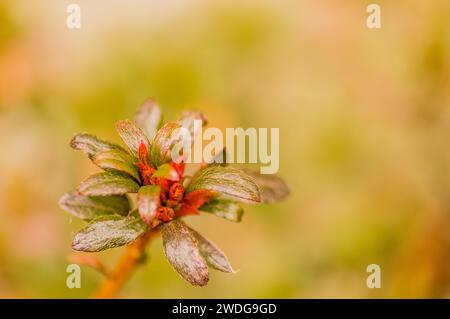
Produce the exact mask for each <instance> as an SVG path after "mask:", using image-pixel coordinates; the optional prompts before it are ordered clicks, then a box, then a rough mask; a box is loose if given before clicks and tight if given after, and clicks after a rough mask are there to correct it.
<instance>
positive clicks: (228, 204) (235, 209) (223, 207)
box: [199, 198, 244, 222]
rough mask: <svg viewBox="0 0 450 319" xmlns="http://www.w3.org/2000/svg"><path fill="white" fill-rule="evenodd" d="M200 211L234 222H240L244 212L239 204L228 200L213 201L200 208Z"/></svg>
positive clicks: (217, 199) (218, 199)
mask: <svg viewBox="0 0 450 319" xmlns="http://www.w3.org/2000/svg"><path fill="white" fill-rule="evenodd" d="M199 211H201V212H206V213H211V214H214V215H216V216H218V217H222V218H225V219H228V220H230V221H233V222H240V221H241V220H242V215H243V214H244V210H243V209H242V207H241V206H239V204H237V203H236V202H234V201H232V200H227V199H220V198H216V199H212V200H210V201H209V202H207V203H206V204H204V205H203V206H201V207H200V208H199Z"/></svg>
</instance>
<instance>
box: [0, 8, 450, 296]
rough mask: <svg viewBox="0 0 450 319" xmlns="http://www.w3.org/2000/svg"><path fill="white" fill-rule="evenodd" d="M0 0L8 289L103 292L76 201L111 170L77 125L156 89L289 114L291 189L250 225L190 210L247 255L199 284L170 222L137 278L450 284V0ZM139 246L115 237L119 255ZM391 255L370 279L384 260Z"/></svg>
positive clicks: (262, 113) (242, 286)
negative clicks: (166, 236) (372, 19)
mask: <svg viewBox="0 0 450 319" xmlns="http://www.w3.org/2000/svg"><path fill="white" fill-rule="evenodd" d="M74 2H75V3H78V4H79V5H80V6H81V18H82V22H81V29H79V30H78V29H73V30H69V29H67V27H66V17H67V13H66V7H67V5H68V4H70V3H71V2H69V1H56V0H55V1H7V0H5V1H0V220H1V222H0V297H8V298H10V297H24V298H33V297H44V298H46V297H56V298H73V297H83V298H84V297H90V296H91V295H92V293H93V292H94V290H95V289H96V287H97V286H98V285H99V283H100V282H101V280H102V278H101V275H100V274H98V273H96V272H95V271H94V270H91V269H88V268H86V267H83V268H82V288H81V289H68V288H67V287H66V276H67V273H66V266H67V264H68V261H67V259H66V257H67V255H68V254H70V253H71V249H70V242H71V238H72V236H73V234H74V232H75V231H76V230H78V229H79V228H81V226H82V223H81V222H79V221H77V220H72V219H71V218H70V217H69V215H68V214H66V213H65V212H63V211H62V210H61V209H60V208H59V207H58V205H57V201H58V198H59V197H60V196H61V194H63V193H64V192H65V191H67V190H70V189H73V188H74V187H76V186H77V185H78V183H79V182H80V181H81V180H82V179H83V178H85V177H86V176H88V175H89V174H90V173H92V172H94V171H96V169H95V167H94V166H93V165H92V164H91V163H90V161H89V160H88V159H87V158H86V157H85V156H84V155H83V154H81V153H79V152H75V151H73V150H71V149H70V148H69V145H68V142H69V140H70V139H71V137H72V136H73V134H75V133H77V132H83V131H87V132H91V133H94V134H96V135H99V136H101V137H103V138H109V139H112V140H114V141H117V142H119V138H118V136H117V135H116V133H115V132H114V122H115V121H116V120H119V119H122V118H127V117H128V118H129V117H131V116H132V115H133V114H134V112H135V110H136V109H137V108H138V107H139V105H140V104H141V103H142V102H143V101H144V99H145V98H147V97H149V96H151V97H154V98H155V99H156V100H157V101H158V102H159V103H160V105H161V106H162V107H163V110H164V112H165V114H166V119H171V118H172V119H173V118H174V117H175V116H176V115H177V114H178V113H179V112H181V110H183V109H185V108H196V109H199V110H202V111H204V112H205V113H206V114H207V115H208V117H209V120H210V124H211V125H212V126H216V127H220V128H225V127H239V126H241V127H279V128H280V135H281V159H280V161H281V167H280V175H282V176H283V177H284V178H285V179H286V180H287V182H288V184H289V185H290V187H291V191H292V194H291V196H290V197H289V199H288V200H286V201H285V202H283V203H281V204H277V205H273V206H267V207H251V206H250V207H247V208H246V214H245V215H244V220H243V222H242V223H240V224H234V223H231V222H227V221H225V220H222V219H219V218H215V217H210V216H203V217H191V218H190V220H189V222H190V224H191V225H194V226H195V227H196V228H197V229H198V230H200V231H201V232H202V233H203V234H204V235H206V236H208V237H209V238H210V239H211V240H213V241H214V242H216V243H217V244H218V245H219V246H220V247H221V248H222V249H223V250H224V251H225V252H226V253H227V254H228V256H229V258H230V261H231V263H232V264H233V266H234V267H235V268H236V269H238V270H239V272H238V273H237V274H235V275H227V274H222V273H219V272H215V271H213V272H212V276H211V277H212V278H211V280H210V283H209V285H208V286H207V287H206V288H193V287H191V286H189V285H188V284H187V283H186V282H185V281H183V280H181V279H180V278H179V277H178V275H177V274H176V273H175V272H174V271H173V270H172V269H171V268H170V266H169V264H168V263H167V261H166V260H165V258H164V256H163V252H162V247H161V242H160V240H158V241H156V242H154V243H153V244H152V246H151V247H150V249H149V252H150V254H151V257H150V259H151V260H150V263H148V264H147V265H146V266H144V267H142V268H141V269H139V271H137V273H136V274H135V276H134V277H133V278H132V279H131V280H130V282H129V283H128V284H127V286H126V287H125V289H124V290H123V291H122V293H121V297H125V298H134V297H144V298H146V297H149V298H153V297H163V298H168V297H171V298H177V297H183V298H184V297H193V298H212V297H223V298H234V297H247V298H250V297H255V298H259V297H284V298H299V297H300V298H303V297H306V298H311V297H337V298H346V297H369V298H371V297H450V144H449V141H450V22H449V21H450V2H449V1H448V0H436V1H432V2H431V1H426V0H414V1H413V0H408V1H406V0H405V1H377V3H379V4H380V5H381V10H382V28H381V29H379V30H370V29H368V28H367V27H366V17H367V15H368V14H367V13H366V7H367V5H368V4H369V3H370V2H368V1H356V0H354V1H337V0H336V1H329V0H320V1H317V0H308V1H294V0H292V1H289V0H287V1H268V0H257V1H256V0H255V1H245V2H244V1H237V0H236V1H234V0H231V1H230V0H223V1H207V0H200V1H184V0H171V1H167V0H160V1H137V0H134V1H126V2H124V1H118V0H115V1H110V0H108V1H107V0H103V1H95V2H94V1H87V0H86V1H81V0H78V1H74ZM120 253H121V249H120V248H119V249H115V250H113V251H110V252H105V253H100V254H99V256H100V257H101V258H102V259H103V260H104V261H105V262H106V264H107V265H109V266H112V265H113V264H114V263H115V261H116V260H117V257H119V255H120ZM371 263H376V264H379V265H380V266H381V269H382V288H381V289H368V288H367V286H366V277H367V275H368V274H367V273H366V267H367V265H368V264H371Z"/></svg>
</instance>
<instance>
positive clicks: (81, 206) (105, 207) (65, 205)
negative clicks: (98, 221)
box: [59, 193, 130, 220]
mask: <svg viewBox="0 0 450 319" xmlns="http://www.w3.org/2000/svg"><path fill="white" fill-rule="evenodd" d="M59 206H60V207H61V208H62V209H64V210H65V211H67V212H68V213H70V214H72V215H74V216H75V217H78V218H81V219H84V220H91V219H94V218H96V217H99V216H102V215H110V214H119V215H123V216H126V215H128V213H129V211H130V202H129V201H128V198H127V197H126V196H125V195H113V196H83V195H78V194H76V193H67V194H64V195H63V196H62V197H61V199H60V200H59Z"/></svg>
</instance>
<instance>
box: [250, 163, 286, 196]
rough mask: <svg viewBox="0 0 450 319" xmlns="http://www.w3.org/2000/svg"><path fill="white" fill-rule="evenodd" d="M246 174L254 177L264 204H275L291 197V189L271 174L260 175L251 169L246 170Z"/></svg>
mask: <svg viewBox="0 0 450 319" xmlns="http://www.w3.org/2000/svg"><path fill="white" fill-rule="evenodd" d="M244 172H245V173H247V174H248V175H250V176H251V177H253V179H254V180H255V182H256V184H257V185H258V186H259V192H260V194H261V201H262V202H263V203H267V204H270V203H275V202H278V201H281V200H283V199H285V198H286V197H287V196H288V195H289V192H290V191H289V187H288V186H287V185H286V183H285V182H284V180H283V179H282V178H280V177H278V176H276V175H271V174H260V173H259V172H256V171H253V170H250V169H244Z"/></svg>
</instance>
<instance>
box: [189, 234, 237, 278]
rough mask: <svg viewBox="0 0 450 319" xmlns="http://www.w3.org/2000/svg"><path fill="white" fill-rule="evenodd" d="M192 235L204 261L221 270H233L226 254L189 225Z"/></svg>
mask: <svg viewBox="0 0 450 319" xmlns="http://www.w3.org/2000/svg"><path fill="white" fill-rule="evenodd" d="M189 230H190V231H191V233H192V235H194V238H195V239H196V240H197V246H198V248H199V250H200V254H201V255H202V256H203V258H205V260H206V263H207V264H208V265H209V266H210V267H212V268H214V269H217V270H220V271H223V272H234V271H233V268H232V267H231V265H230V262H229V261H228V258H227V256H226V255H225V254H224V253H223V252H222V251H221V250H220V248H219V247H217V246H216V245H215V244H214V243H213V242H211V241H209V240H208V239H206V238H205V237H203V236H202V235H200V234H199V233H198V232H196V231H195V230H193V229H192V228H190V227H189Z"/></svg>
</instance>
